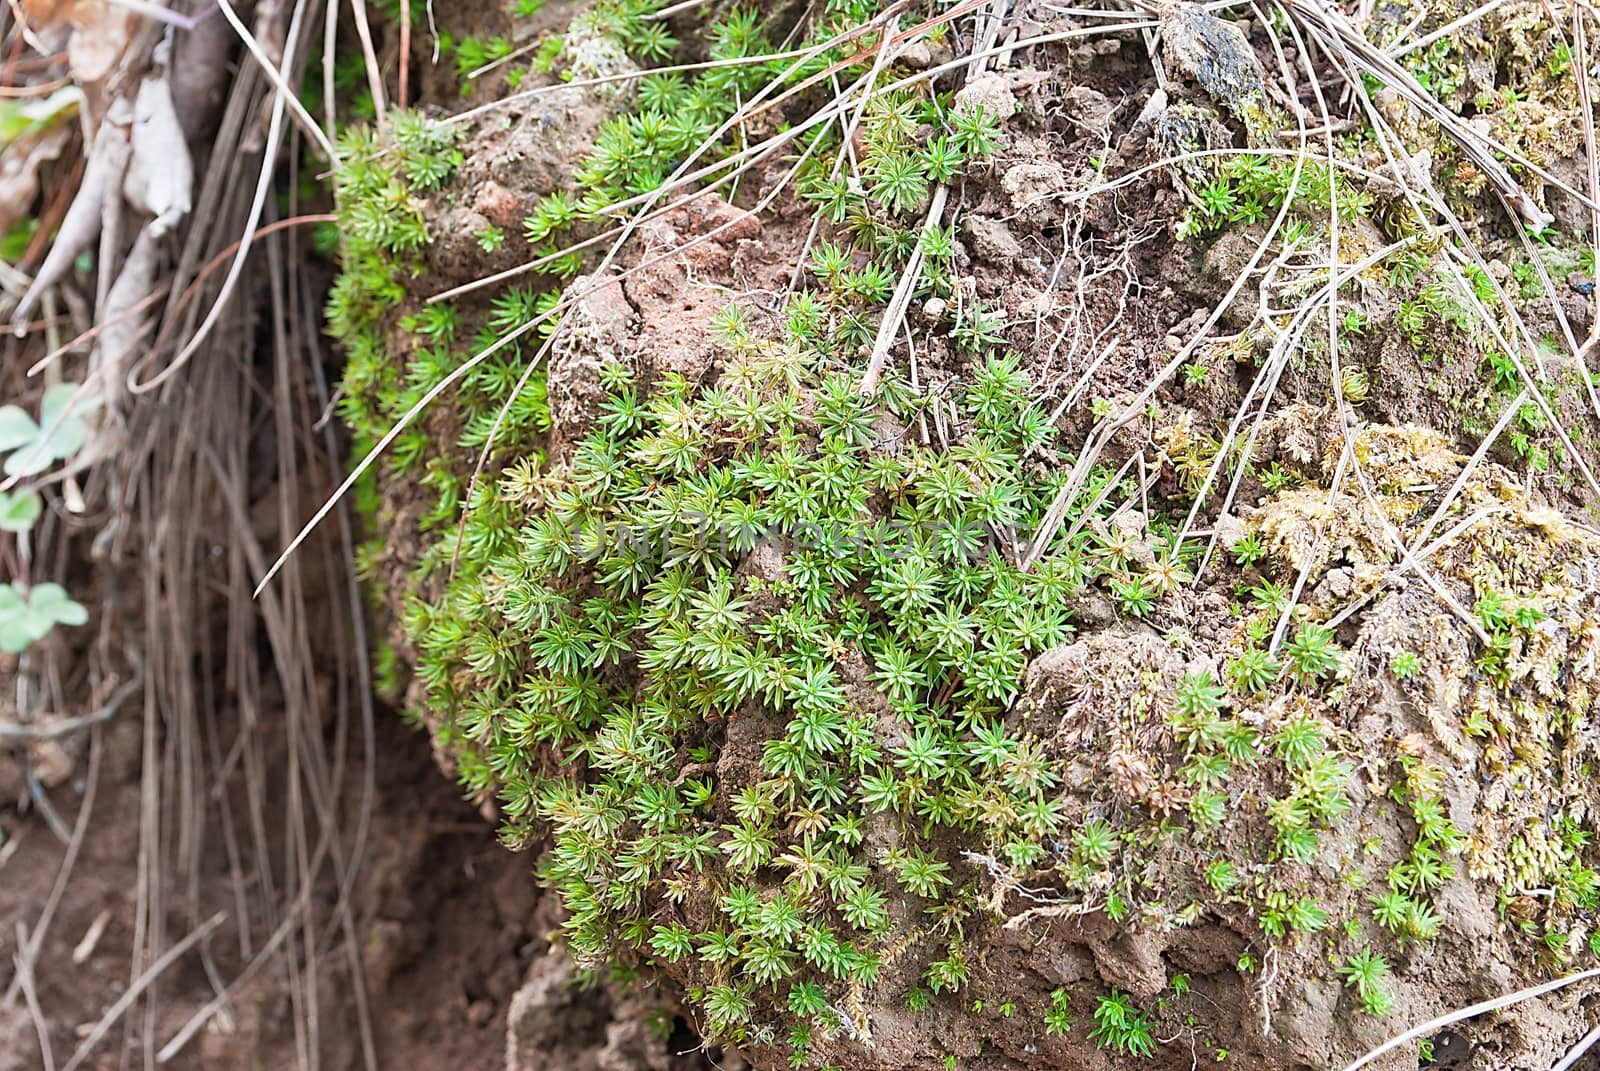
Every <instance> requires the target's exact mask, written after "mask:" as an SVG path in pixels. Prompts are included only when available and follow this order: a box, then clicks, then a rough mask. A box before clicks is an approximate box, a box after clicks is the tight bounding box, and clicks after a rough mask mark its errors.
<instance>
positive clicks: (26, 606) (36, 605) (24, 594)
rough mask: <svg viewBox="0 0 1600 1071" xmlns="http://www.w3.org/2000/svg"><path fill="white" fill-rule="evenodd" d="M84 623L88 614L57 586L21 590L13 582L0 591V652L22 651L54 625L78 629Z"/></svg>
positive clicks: (47, 632)
mask: <svg viewBox="0 0 1600 1071" xmlns="http://www.w3.org/2000/svg"><path fill="white" fill-rule="evenodd" d="M88 620H89V611H88V610H86V609H84V608H83V605H82V604H81V603H77V602H74V601H73V600H72V599H71V597H69V596H68V595H67V590H66V589H65V588H63V587H62V586H61V585H60V584H35V585H34V586H33V587H31V588H24V587H22V586H21V585H19V584H17V583H16V582H15V581H13V582H12V583H11V585H10V586H8V587H0V650H4V651H10V652H12V653H13V654H16V653H18V652H21V651H25V650H27V649H28V647H29V646H30V645H31V644H34V643H37V642H38V641H39V640H42V639H44V638H45V637H46V636H48V635H49V634H50V630H51V629H53V628H55V627H56V626H57V625H82V624H84V623H86V622H87V621H88Z"/></svg>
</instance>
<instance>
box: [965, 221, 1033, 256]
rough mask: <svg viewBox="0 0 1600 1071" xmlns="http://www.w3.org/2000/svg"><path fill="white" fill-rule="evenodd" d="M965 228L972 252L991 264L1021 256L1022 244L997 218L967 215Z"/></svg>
mask: <svg viewBox="0 0 1600 1071" xmlns="http://www.w3.org/2000/svg"><path fill="white" fill-rule="evenodd" d="M965 229H966V232H967V236H968V237H969V238H971V239H972V249H973V252H975V253H977V254H978V256H979V257H981V258H983V259H984V260H986V261H988V262H989V263H991V264H1010V263H1011V262H1013V261H1015V260H1017V259H1018V258H1019V257H1021V256H1022V246H1021V245H1020V244H1019V243H1018V242H1017V240H1016V238H1014V237H1012V234H1011V230H1010V228H1009V227H1007V226H1006V225H1005V224H1004V223H1001V222H1000V221H999V220H996V219H988V218H985V217H983V216H968V217H967V222H966V228H965Z"/></svg>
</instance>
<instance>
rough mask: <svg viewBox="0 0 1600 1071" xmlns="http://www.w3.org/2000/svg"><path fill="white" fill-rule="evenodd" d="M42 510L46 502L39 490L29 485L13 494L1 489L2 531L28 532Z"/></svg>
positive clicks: (0, 512)
mask: <svg viewBox="0 0 1600 1071" xmlns="http://www.w3.org/2000/svg"><path fill="white" fill-rule="evenodd" d="M42 512H44V503H43V502H42V501H41V500H40V498H39V493H38V492H37V491H34V490H32V489H31V488H27V487H22V488H18V489H17V490H16V491H14V492H12V493H11V494H7V493H6V492H4V491H0V532H26V531H28V530H30V529H31V528H32V527H33V524H34V522H35V521H37V520H38V519H39V514H40V513H42Z"/></svg>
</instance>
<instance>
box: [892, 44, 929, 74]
mask: <svg viewBox="0 0 1600 1071" xmlns="http://www.w3.org/2000/svg"><path fill="white" fill-rule="evenodd" d="M897 58H898V59H899V60H900V62H901V63H903V64H905V65H906V66H907V67H910V68H911V69H912V70H914V71H923V70H927V69H928V68H929V67H931V66H933V49H931V48H929V47H928V42H926V41H913V42H912V43H911V44H909V45H907V46H906V47H905V49H904V50H902V51H901V53H900V55H899V56H898V57H897Z"/></svg>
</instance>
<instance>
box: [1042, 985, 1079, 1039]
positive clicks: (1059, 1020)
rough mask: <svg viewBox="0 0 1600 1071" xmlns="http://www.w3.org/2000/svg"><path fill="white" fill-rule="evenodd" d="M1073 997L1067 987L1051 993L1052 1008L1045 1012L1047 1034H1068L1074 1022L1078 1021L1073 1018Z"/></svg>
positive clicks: (1045, 1030)
mask: <svg viewBox="0 0 1600 1071" xmlns="http://www.w3.org/2000/svg"><path fill="white" fill-rule="evenodd" d="M1071 1007H1072V998H1071V996H1070V995H1069V994H1068V993H1067V991H1066V990H1065V989H1057V990H1054V991H1053V992H1051V994H1050V1010H1049V1011H1047V1012H1045V1013H1044V1032H1045V1033H1046V1034H1066V1033H1069V1032H1070V1031H1071V1030H1072V1024H1073V1023H1075V1022H1077V1020H1076V1019H1075V1018H1073V1015H1072V1011H1071Z"/></svg>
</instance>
